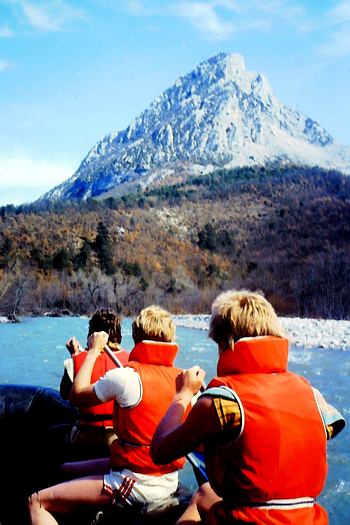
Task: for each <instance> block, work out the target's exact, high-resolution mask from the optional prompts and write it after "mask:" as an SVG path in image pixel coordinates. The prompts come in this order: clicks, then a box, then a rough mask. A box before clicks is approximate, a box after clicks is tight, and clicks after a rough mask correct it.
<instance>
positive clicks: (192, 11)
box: [173, 2, 235, 38]
mask: <svg viewBox="0 0 350 525" xmlns="http://www.w3.org/2000/svg"><path fill="white" fill-rule="evenodd" d="M215 8H216V5H215V4H214V3H203V2H181V3H180V4H179V5H178V6H177V7H175V8H174V9H173V12H174V14H177V15H178V16H181V17H182V18H185V19H186V20H188V21H189V22H191V23H192V25H193V26H194V27H195V28H196V29H197V30H198V31H200V32H201V33H203V34H205V35H207V36H209V37H215V38H225V37H227V36H228V35H231V34H232V33H234V31H235V27H234V25H233V24H231V23H230V22H225V21H224V20H222V19H220V17H219V15H218V14H217V12H216V10H215Z"/></svg>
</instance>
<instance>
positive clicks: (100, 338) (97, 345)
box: [88, 332, 108, 353]
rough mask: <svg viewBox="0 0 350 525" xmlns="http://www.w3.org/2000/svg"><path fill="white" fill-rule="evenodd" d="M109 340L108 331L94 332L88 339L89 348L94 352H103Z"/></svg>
mask: <svg viewBox="0 0 350 525" xmlns="http://www.w3.org/2000/svg"><path fill="white" fill-rule="evenodd" d="M107 341H108V334H107V333H106V332H94V333H93V334H91V335H90V337H89V339H88V350H89V352H93V353H100V352H103V349H104V347H105V346H106V344H107Z"/></svg>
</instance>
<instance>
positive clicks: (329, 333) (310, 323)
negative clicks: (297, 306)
mask: <svg viewBox="0 0 350 525" xmlns="http://www.w3.org/2000/svg"><path fill="white" fill-rule="evenodd" d="M209 319H210V316H209V315H177V316H175V321H176V324H177V326H185V327H189V328H198V329H200V330H207V329H208V326H209ZM280 320H281V323H282V325H283V327H284V329H285V330H286V332H287V334H288V336H289V338H290V341H291V343H292V344H294V345H296V346H303V347H316V348H338V349H341V350H350V321H337V320H333V319H302V318H300V317H281V318H280Z"/></svg>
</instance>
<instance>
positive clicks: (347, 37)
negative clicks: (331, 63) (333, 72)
mask: <svg viewBox="0 0 350 525" xmlns="http://www.w3.org/2000/svg"><path fill="white" fill-rule="evenodd" d="M319 51H320V52H321V54H322V55H323V56H326V57H328V58H345V57H347V56H350V24H349V25H344V27H341V28H339V29H338V30H336V31H334V32H333V34H332V35H331V36H330V39H329V41H328V42H327V43H325V44H323V45H321V46H320V47H319Z"/></svg>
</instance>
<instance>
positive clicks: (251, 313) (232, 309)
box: [208, 290, 286, 349]
mask: <svg viewBox="0 0 350 525" xmlns="http://www.w3.org/2000/svg"><path fill="white" fill-rule="evenodd" d="M208 335H209V337H210V338H211V339H213V341H215V342H216V343H217V344H219V343H220V344H221V345H225V347H226V348H227V349H229V348H231V349H233V347H234V343H235V342H236V341H238V340H239V339H241V338H242V337H257V336H259V335H274V336H277V337H285V336H286V334H285V332H284V330H283V328H282V326H281V324H280V322H279V320H278V317H277V314H276V312H275V310H274V308H273V306H272V305H271V304H270V303H269V302H268V301H267V299H265V297H264V295H263V293H262V292H260V291H256V292H250V291H248V290H229V291H227V292H223V293H221V294H220V295H219V296H218V297H217V298H216V299H215V301H214V302H213V304H212V307H211V319H210V324H209V334H208Z"/></svg>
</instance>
